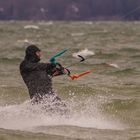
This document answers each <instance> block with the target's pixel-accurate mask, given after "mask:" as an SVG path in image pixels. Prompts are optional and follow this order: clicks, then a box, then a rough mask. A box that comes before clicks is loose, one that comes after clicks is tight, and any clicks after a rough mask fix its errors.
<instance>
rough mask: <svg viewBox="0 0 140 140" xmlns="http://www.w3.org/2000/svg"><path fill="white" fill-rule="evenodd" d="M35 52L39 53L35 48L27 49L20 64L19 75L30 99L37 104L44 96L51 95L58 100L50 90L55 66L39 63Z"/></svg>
mask: <svg viewBox="0 0 140 140" xmlns="http://www.w3.org/2000/svg"><path fill="white" fill-rule="evenodd" d="M36 51H39V49H38V48H37V47H29V48H27V49H26V56H25V59H24V60H23V61H22V62H21V64H20V73H21V75H22V78H23V80H24V82H25V84H26V86H27V88H28V90H29V95H30V98H31V99H33V98H34V99H35V101H37V102H38V101H40V100H41V99H42V98H43V96H44V95H53V96H55V99H57V100H60V98H59V97H57V96H56V95H55V94H54V92H53V90H52V76H51V75H52V74H53V72H54V69H55V67H56V65H54V64H51V63H40V62H39V61H40V59H39V58H38V57H37V55H36V54H35V52H36Z"/></svg>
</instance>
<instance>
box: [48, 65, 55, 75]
mask: <svg viewBox="0 0 140 140" xmlns="http://www.w3.org/2000/svg"><path fill="white" fill-rule="evenodd" d="M55 69H56V64H52V63H48V64H47V69H46V72H47V74H48V75H53V73H54V71H55Z"/></svg>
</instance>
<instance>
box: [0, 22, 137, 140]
mask: <svg viewBox="0 0 140 140" xmlns="http://www.w3.org/2000/svg"><path fill="white" fill-rule="evenodd" d="M27 25H28V26H27ZM29 25H34V26H29ZM27 27H28V28H27ZM139 37H140V22H93V23H92V22H35V23H34V22H14V21H11V22H0V139H4V140H5V139H6V140H17V139H21V140H26V139H35V140H38V139H39V140H46V139H48V140H64V139H65V140H66V139H67V140H80V139H82V140H83V139H85V140H139V139H140V95H139V93H140V76H139V75H140V42H139ZM29 43H36V44H38V45H39V47H40V48H41V49H42V50H43V51H44V58H43V61H46V60H48V59H49V58H50V57H51V56H52V55H53V54H55V53H56V52H58V51H60V50H62V49H65V48H68V49H69V50H68V52H67V53H65V54H64V55H63V57H60V58H59V60H58V61H59V62H61V63H62V64H63V65H64V66H68V65H70V64H72V63H73V62H76V61H77V59H76V58H74V57H73V56H72V54H73V53H75V52H78V51H80V50H83V49H85V48H87V49H88V50H90V51H92V52H94V53H95V55H93V56H91V57H89V58H87V60H86V61H85V62H83V63H82V64H79V65H75V66H74V67H72V68H71V71H72V73H79V72H82V71H85V70H88V69H92V68H95V70H94V71H93V72H92V73H91V74H89V75H86V76H84V77H81V78H79V79H77V80H74V81H72V80H70V79H69V78H68V77H66V76H62V77H57V78H54V80H53V83H54V89H55V90H57V93H58V95H59V96H60V97H61V98H62V99H63V101H64V102H65V103H66V104H67V106H68V108H69V113H68V114H59V113H58V112H57V113H50V112H46V111H44V110H43V109H42V108H43V106H42V105H34V106H32V105H31V104H30V102H29V96H28V93H27V89H26V87H25V85H24V83H23V81H22V79H21V77H20V74H19V69H18V67H19V63H20V62H21V61H22V59H23V57H24V49H25V46H27V45H28V44H29ZM113 66H115V67H113Z"/></svg>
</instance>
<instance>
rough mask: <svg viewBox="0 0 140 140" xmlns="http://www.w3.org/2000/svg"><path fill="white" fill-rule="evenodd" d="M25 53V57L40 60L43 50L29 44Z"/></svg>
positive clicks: (34, 60) (33, 60)
mask: <svg viewBox="0 0 140 140" xmlns="http://www.w3.org/2000/svg"><path fill="white" fill-rule="evenodd" d="M25 53H26V54H25V59H26V60H28V61H32V62H38V61H40V59H41V56H42V52H41V50H40V49H39V48H38V47H37V46H36V45H29V46H28V47H27V48H26V51H25Z"/></svg>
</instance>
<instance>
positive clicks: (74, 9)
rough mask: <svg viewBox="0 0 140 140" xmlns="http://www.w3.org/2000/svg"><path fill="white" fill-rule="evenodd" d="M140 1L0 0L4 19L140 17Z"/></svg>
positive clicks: (132, 18) (130, 18) (0, 18)
mask: <svg viewBox="0 0 140 140" xmlns="http://www.w3.org/2000/svg"><path fill="white" fill-rule="evenodd" d="M139 19H140V0H0V20H139Z"/></svg>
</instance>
